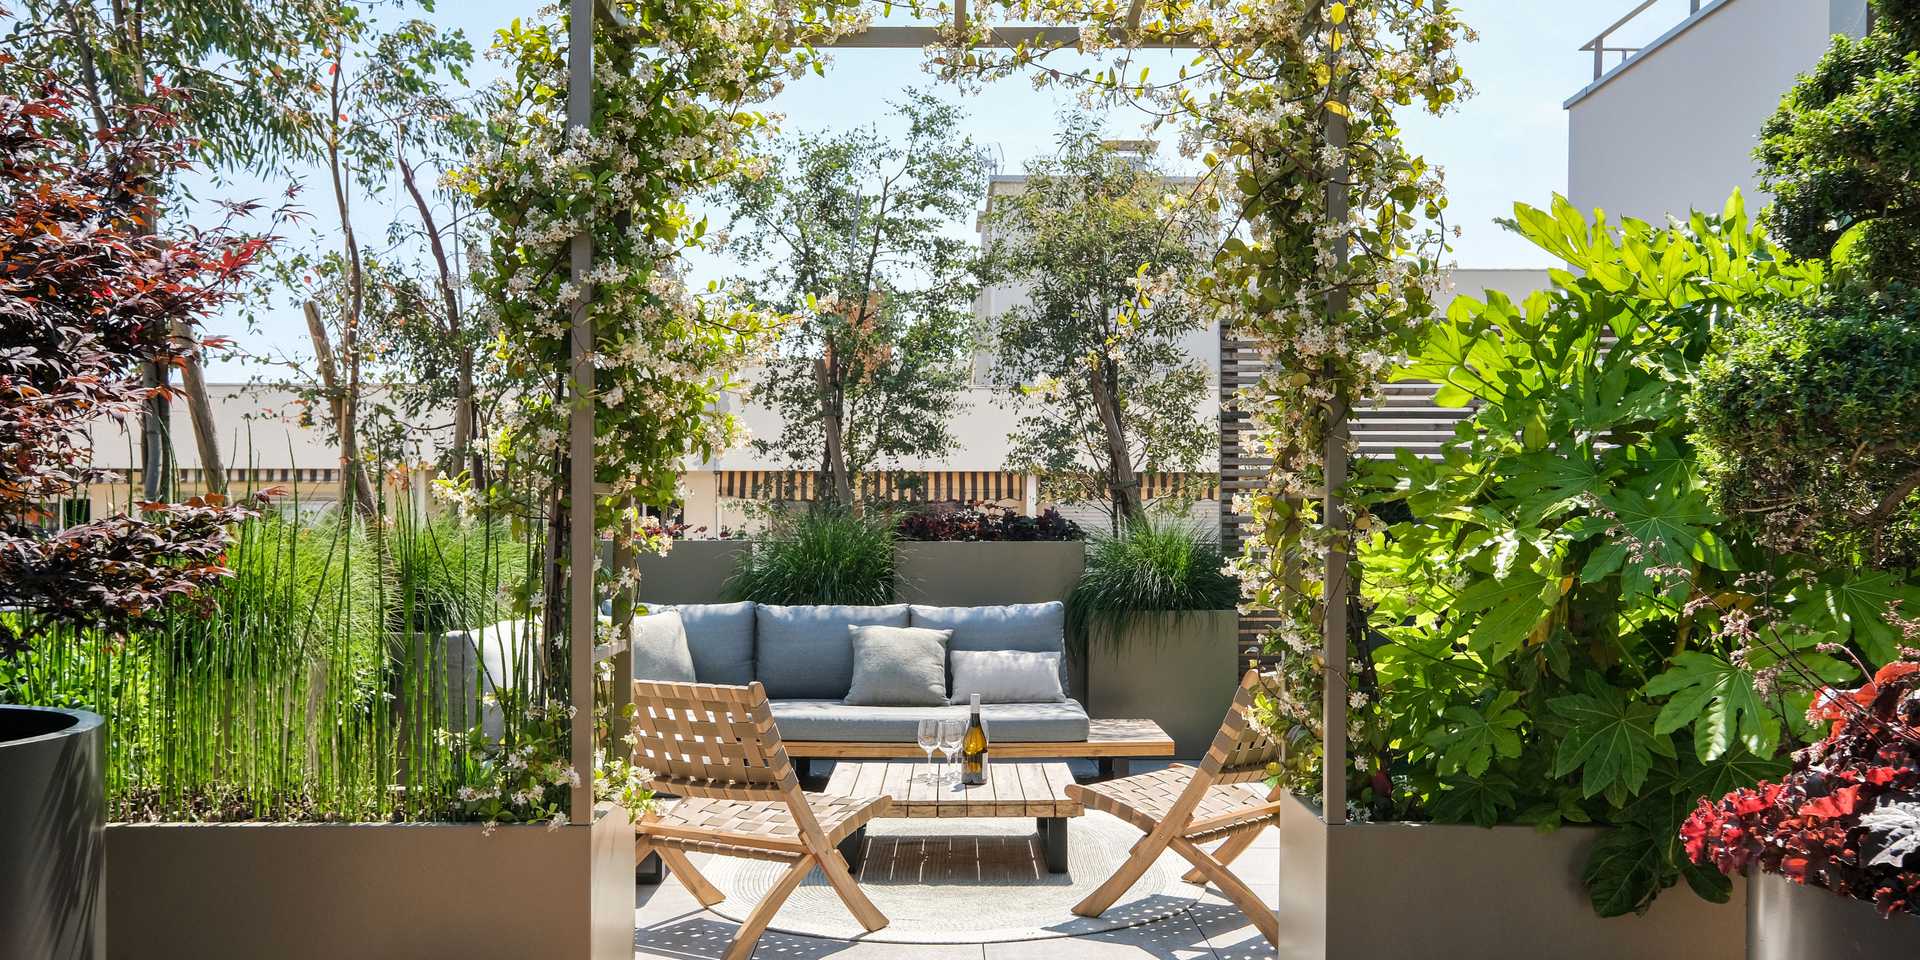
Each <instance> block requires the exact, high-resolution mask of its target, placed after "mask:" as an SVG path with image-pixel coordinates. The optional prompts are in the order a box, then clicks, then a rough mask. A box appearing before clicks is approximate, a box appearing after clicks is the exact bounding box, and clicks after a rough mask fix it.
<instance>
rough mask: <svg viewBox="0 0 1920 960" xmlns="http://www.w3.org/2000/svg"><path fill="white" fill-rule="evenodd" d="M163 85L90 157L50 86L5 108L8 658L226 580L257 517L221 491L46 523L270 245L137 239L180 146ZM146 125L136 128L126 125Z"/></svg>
mask: <svg viewBox="0 0 1920 960" xmlns="http://www.w3.org/2000/svg"><path fill="white" fill-rule="evenodd" d="M178 97H179V94H177V93H175V92H174V91H171V90H167V89H165V88H160V89H156V90H155V91H154V95H153V98H152V100H151V101H150V102H149V103H148V104H146V105H143V106H139V107H135V108H130V109H129V110H128V111H127V114H128V115H127V116H126V117H124V118H123V120H124V121H125V123H124V124H123V125H121V126H116V127H112V128H109V129H108V130H107V131H106V132H105V133H104V134H103V135H102V136H101V137H100V138H99V140H98V141H97V142H96V143H94V144H93V145H91V146H90V147H87V148H84V149H82V148H78V147H75V146H73V145H71V144H70V143H68V142H66V141H64V140H61V139H58V138H57V137H56V136H54V133H55V132H56V131H58V130H61V129H64V128H65V127H66V126H67V125H70V124H71V123H73V122H74V119H75V114H74V111H75V109H76V107H75V105H74V104H73V102H72V101H71V100H70V99H69V98H68V96H67V95H66V93H65V91H63V90H62V89H61V88H60V87H58V86H57V85H52V84H48V85H45V86H43V87H42V88H41V89H40V90H38V91H36V92H34V93H32V94H29V95H26V96H20V97H15V96H9V97H0V608H14V609H18V610H19V611H21V612H22V613H23V614H24V617H23V618H22V619H20V620H0V655H5V654H9V653H14V652H16V648H17V647H18V646H19V645H20V644H21V642H22V641H23V637H22V636H20V634H19V631H18V629H17V628H18V626H19V625H21V624H23V623H24V624H25V625H26V626H27V628H28V629H29V630H31V629H35V628H36V627H38V626H45V625H47V624H62V625H67V626H73V627H84V628H92V627H100V628H104V629H107V630H109V631H113V632H118V631H122V630H124V629H125V628H126V627H127V625H129V624H130V623H132V622H134V621H136V620H138V619H140V618H143V617H147V616H150V615H152V614H155V613H158V612H160V611H162V610H165V609H167V608H169V607H170V606H172V605H173V604H175V603H177V602H181V601H186V600H190V599H192V598H194V597H195V596H197V595H199V593H200V591H201V589H202V588H204V587H206V586H208V585H209V584H212V583H214V582H216V581H218V580H219V579H221V578H223V577H225V576H227V575H228V573H229V571H228V570H227V568H226V567H225V566H224V560H225V554H226V550H227V547H228V545H229V543H230V537H229V534H228V529H227V528H228V526H229V525H230V524H231V523H233V522H234V521H236V520H238V519H240V518H241V517H243V516H245V515H246V514H247V510H245V509H243V508H239V507H234V506H229V505H227V504H226V503H225V502H224V501H223V500H221V499H219V498H217V497H209V498H207V499H204V500H202V499H198V498H196V499H194V500H192V501H189V502H187V503H184V504H168V503H158V502H151V503H141V504H139V505H138V509H137V512H129V513H122V514H118V515H115V516H111V517H106V518H102V519H98V520H94V521H92V522H89V523H82V524H78V525H73V526H68V527H65V528H64V529H59V530H57V531H55V530H51V529H50V526H52V525H51V524H49V523H48V522H47V521H48V520H49V515H48V513H47V511H48V510H49V509H52V506H51V505H54V504H57V503H58V501H59V500H60V499H61V498H64V497H69V496H73V495H75V494H76V493H77V492H78V491H79V490H80V489H81V488H82V487H83V486H84V485H85V484H87V483H90V482H94V481H96V480H98V479H101V478H102V475H101V474H100V473H99V471H96V470H94V469H93V468H92V467H91V460H92V456H91V455H92V450H91V446H90V442H89V441H90V436H91V434H90V432H89V431H90V428H91V427H92V426H93V425H94V423H95V422H96V421H98V420H101V419H118V420H122V421H125V420H126V419H128V418H130V417H135V416H137V415H138V413H139V410H140V407H141V404H142V402H143V401H145V400H146V399H147V397H148V396H149V393H150V390H151V389H153V388H147V387H143V386H142V385H141V380H140V373H139V366H140V364H142V363H145V362H155V361H157V362H159V363H162V364H178V363H180V362H182V360H183V358H184V357H186V356H187V355H188V354H189V353H191V352H193V351H196V350H198V349H199V348H200V344H199V343H198V342H197V341H195V340H193V339H191V338H190V337H189V338H183V337H182V336H180V335H179V331H181V330H185V331H188V332H189V334H191V332H192V331H194V330H195V329H196V328H197V326H198V324H199V322H200V320H201V319H202V318H203V317H205V316H207V315H208V314H209V313H210V312H212V311H213V310H214V309H215V308H216V307H218V306H219V305H220V304H221V303H223V302H225V301H226V300H227V299H228V298H229V297H230V296H232V295H234V294H235V292H236V287H237V284H238V283H239V282H240V281H241V280H242V279H243V278H244V277H245V275H246V273H247V271H248V270H249V268H250V267H251V266H252V264H253V261H254V259H255V258H256V257H257V256H258V255H259V254H260V251H261V250H262V249H263V247H264V246H265V244H266V240H265V239H263V238H259V237H245V236H241V235H238V234H235V233H231V232H228V231H225V230H206V231H197V232H191V233H185V234H157V233H154V232H151V231H149V230H147V229H146V228H145V225H146V224H148V223H150V222H151V219H152V217H153V204H154V202H155V198H156V196H157V194H158V193H159V191H160V190H161V189H162V186H163V184H164V182H165V178H166V177H168V176H170V175H172V174H173V173H174V172H176V171H177V170H179V169H180V168H181V167H182V165H183V161H182V160H181V159H180V158H181V149H182V145H181V144H180V143H179V141H178V140H177V139H176V138H174V136H173V127H174V120H173V117H172V115H171V114H170V113H169V112H168V106H169V105H170V104H171V103H173V102H175V101H176V100H177V99H178ZM135 130H138V131H139V132H137V133H136V132H133V131H135Z"/></svg>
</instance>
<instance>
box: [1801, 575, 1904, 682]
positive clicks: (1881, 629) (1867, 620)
mask: <svg viewBox="0 0 1920 960" xmlns="http://www.w3.org/2000/svg"><path fill="white" fill-rule="evenodd" d="M1814 599H1815V602H1816V603H1817V604H1818V606H1819V608H1820V609H1821V610H1822V611H1824V612H1825V613H1826V614H1827V616H1829V617H1831V618H1832V619H1833V624H1834V626H1835V627H1836V628H1837V632H1839V633H1840V634H1841V635H1842V636H1844V637H1845V638H1846V639H1849V640H1851V641H1853V643H1854V644H1855V645H1857V646H1859V648H1860V649H1861V651H1862V652H1864V653H1866V655H1867V659H1869V660H1871V661H1872V662H1873V664H1874V665H1875V666H1878V665H1880V664H1884V663H1887V662H1890V661H1892V660H1895V659H1897V658H1898V657H1899V654H1900V650H1899V648H1900V633H1899V631H1898V630H1896V629H1895V628H1894V627H1893V626H1892V625H1891V624H1889V623H1887V610H1888V608H1889V606H1890V605H1892V604H1893V603H1894V602H1895V601H1899V602H1901V603H1902V604H1903V607H1904V609H1906V610H1908V611H1913V610H1920V587H1913V586H1909V585H1907V584H1905V583H1902V582H1901V580H1900V576H1899V575H1898V574H1896V573H1892V572H1885V573H1864V574H1857V575H1856V574H1841V575H1839V576H1838V577H1836V578H1831V579H1830V580H1829V581H1828V582H1825V583H1822V584H1820V585H1819V586H1818V587H1816V588H1815V592H1814ZM1796 619H1801V618H1800V617H1796ZM1802 622H1806V621H1805V620H1802Z"/></svg>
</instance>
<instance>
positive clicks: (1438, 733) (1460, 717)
mask: <svg viewBox="0 0 1920 960" xmlns="http://www.w3.org/2000/svg"><path fill="white" fill-rule="evenodd" d="M1519 699H1520V694H1519V693H1517V692H1514V691H1508V692H1506V693H1503V694H1501V695H1500V696H1498V697H1496V698H1494V700H1493V702H1492V703H1490V704H1488V705H1487V709H1486V712H1485V713H1482V712H1480V711H1479V710H1476V709H1474V708H1473V707H1470V706H1466V705H1465V704H1456V705H1455V706H1452V707H1449V708H1447V711H1446V713H1445V716H1446V718H1447V720H1448V721H1449V723H1448V724H1447V726H1445V727H1443V728H1441V729H1438V730H1433V731H1430V732H1429V733H1428V734H1427V736H1426V743H1427V745H1428V746H1430V747H1433V748H1434V749H1436V750H1438V751H1439V753H1440V761H1439V769H1440V772H1441V773H1442V774H1455V773H1460V772H1462V771H1464V772H1465V773H1466V774H1467V775H1468V776H1471V777H1478V776H1481V775H1483V774H1485V773H1486V772H1487V767H1488V766H1489V765H1491V764H1492V762H1493V759H1494V757H1495V756H1499V757H1506V758H1512V757H1517V756H1519V755H1520V748H1521V744H1520V734H1519V729H1520V725H1521V724H1522V723H1525V722H1526V719H1527V715H1526V714H1525V713H1524V712H1522V711H1520V710H1517V709H1514V706H1513V705H1514V704H1515V703H1516V702H1518V701H1519Z"/></svg>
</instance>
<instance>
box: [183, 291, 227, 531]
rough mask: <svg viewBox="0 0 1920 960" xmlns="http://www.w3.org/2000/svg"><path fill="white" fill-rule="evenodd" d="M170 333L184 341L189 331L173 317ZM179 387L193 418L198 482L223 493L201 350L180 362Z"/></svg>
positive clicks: (224, 486)
mask: <svg viewBox="0 0 1920 960" xmlns="http://www.w3.org/2000/svg"><path fill="white" fill-rule="evenodd" d="M173 335H174V336H175V337H177V338H179V339H181V340H182V341H185V340H186V339H187V338H188V337H189V336H191V335H192V334H191V332H190V331H188V330H187V325H186V324H184V323H180V322H178V321H176V322H175V323H174V325H173ZM180 388H181V392H182V393H184V394H185V395H186V398H187V416H189V417H191V418H192V420H193V443H194V446H195V448H196V449H197V450H198V451H199V453H200V476H201V483H202V485H203V486H204V488H205V490H206V492H208V493H213V494H219V495H220V496H223V497H224V496H226V494H227V464H226V461H224V460H222V459H221V457H220V437H219V434H218V432H217V431H218V429H219V428H218V427H216V426H215V425H214V422H213V401H212V400H211V399H209V398H208V397H207V381H206V378H205V377H203V376H202V375H201V372H200V354H199V353H198V352H197V351H195V352H190V353H188V354H187V355H186V356H185V358H184V359H183V361H182V362H181V365H180Z"/></svg>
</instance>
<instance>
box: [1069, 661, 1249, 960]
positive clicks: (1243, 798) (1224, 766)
mask: <svg viewBox="0 0 1920 960" xmlns="http://www.w3.org/2000/svg"><path fill="white" fill-rule="evenodd" d="M1262 688H1265V689H1267V690H1268V691H1273V690H1276V689H1278V676H1277V675H1276V674H1261V673H1259V672H1258V671H1255V670H1249V671H1247V675H1246V676H1245V677H1244V678H1242V679H1241V681H1240V689H1239V690H1238V691H1237V692H1235V694H1234V697H1233V706H1231V707H1229V708H1228V710H1227V718H1226V720H1225V721H1224V722H1223V723H1221V724H1220V732H1219V733H1218V734H1216V735H1215V736H1214V738H1213V745H1212V746H1211V747H1208V748H1207V755H1206V756H1205V757H1204V758H1202V759H1201V761H1200V766H1199V767H1198V768H1194V767H1189V766H1186V765H1184V764H1175V765H1174V766H1171V767H1168V768H1167V769H1165V770H1156V771H1154V772H1152V773H1143V774H1140V775H1138V776H1133V777H1126V778H1123V779H1120V780H1108V781H1106V782H1104V783H1092V784H1087V785H1084V786H1082V785H1078V784H1076V785H1074V786H1070V787H1068V788H1067V794H1068V796H1071V797H1073V798H1074V799H1076V800H1079V801H1080V802H1081V803H1082V804H1083V805H1085V806H1086V807H1087V808H1089V809H1092V810H1100V811H1104V812H1106V813H1110V814H1113V815H1114V816H1116V817H1119V818H1120V819H1122V820H1125V821H1127V822H1128V823H1130V824H1132V825H1134V826H1135V827H1138V828H1140V830H1141V832H1142V833H1145V834H1146V836H1145V837H1143V838H1141V840H1140V842H1139V843H1137V844H1134V847H1133V853H1132V855H1131V856H1129V857H1128V858H1127V862H1126V863H1124V864H1121V866H1120V869H1119V870H1117V871H1115V872H1114V874H1113V876H1111V877H1108V878H1107V881H1106V882H1105V883H1102V884H1101V885H1100V886H1099V887H1098V888H1097V889H1095V890H1094V891H1093V892H1092V893H1090V894H1088V895H1087V898H1086V899H1085V900H1082V901H1080V903H1079V904H1078V905H1076V906H1075V907H1074V908H1073V912H1074V913H1076V914H1079V915H1080V916H1083V917H1097V916H1099V915H1100V914H1102V913H1104V912H1106V909H1107V908H1108V907H1111V906H1113V902H1114V901H1115V900H1118V899H1120V897H1121V895H1122V894H1124V893H1126V892H1127V889H1128V888H1129V887H1132V886H1133V885H1134V883H1135V882H1137V881H1138V880H1139V879H1140V876H1141V875H1142V874H1144V873H1146V872H1147V868H1148V867H1150V866H1152V865H1153V863H1154V861H1156V860H1158V859H1160V854H1161V853H1162V852H1163V851H1165V850H1167V849H1169V848H1171V849H1172V850H1173V851H1174V852H1175V853H1178V854H1179V855H1180V856H1182V857H1184V858H1185V859H1186V861H1187V862H1188V863H1190V864H1192V865H1193V870H1192V871H1190V872H1189V873H1188V874H1187V875H1186V877H1185V878H1184V879H1186V880H1187V881H1188V882H1189V883H1206V882H1209V881H1211V882H1212V883H1213V884H1214V885H1215V886H1217V887H1219V888H1220V891H1221V892H1222V893H1224V894H1226V895H1227V899H1229V900H1232V901H1233V902H1234V904H1235V905H1236V906H1238V907H1239V908H1240V910H1241V912H1243V913H1245V914H1246V915H1247V919H1249V920H1252V921H1253V925H1254V926H1256V927H1258V928H1260V932H1261V933H1262V934H1263V935H1265V936H1266V938H1267V940H1268V942H1270V943H1272V944H1274V945H1275V946H1279V944H1280V921H1279V918H1278V917H1276V916H1275V915H1274V912H1273V911H1272V910H1271V909H1268V907H1267V905H1266V904H1265V903H1262V902H1261V900H1260V897H1259V895H1258V894H1255V893H1254V892H1253V890H1251V889H1250V888H1248V886H1247V885H1246V884H1245V883H1242V882H1241V880H1240V878H1239V877H1236V876H1234V875H1233V871H1232V870H1229V869H1228V868H1227V867H1228V865H1229V864H1231V863H1232V862H1233V860H1234V858H1236V857H1238V856H1239V855H1240V854H1242V853H1244V852H1245V851H1246V849H1247V848H1248V847H1250V846H1252V845H1253V842H1254V840H1255V839H1257V838H1258V837H1259V835H1260V831H1261V830H1264V829H1266V828H1267V827H1268V826H1273V825H1277V824H1278V823H1279V822H1280V790H1279V789H1278V788H1276V789H1274V790H1272V791H1270V792H1269V793H1268V794H1267V796H1266V799H1265V800H1264V801H1263V800H1261V799H1260V796H1259V795H1258V794H1255V793H1251V792H1249V791H1247V790H1246V789H1244V788H1242V787H1239V786H1237V784H1244V783H1252V782H1257V781H1261V780H1265V779H1266V777H1267V764H1269V763H1271V762H1273V761H1274V760H1277V759H1279V756H1280V744H1279V742H1278V741H1276V740H1274V739H1273V738H1272V737H1270V736H1268V734H1267V732H1266V731H1265V730H1262V729H1260V728H1259V727H1258V726H1256V725H1254V724H1253V722H1252V713H1253V698H1254V693H1255V692H1256V691H1258V690H1260V689H1262ZM1222 839H1224V840H1225V841H1226V842H1224V843H1222V844H1221V845H1220V846H1219V847H1218V848H1217V849H1215V850H1214V851H1213V852H1212V853H1208V852H1207V851H1205V850H1203V849H1201V848H1200V845H1201V844H1203V843H1208V842H1211V841H1214V840H1222Z"/></svg>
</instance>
